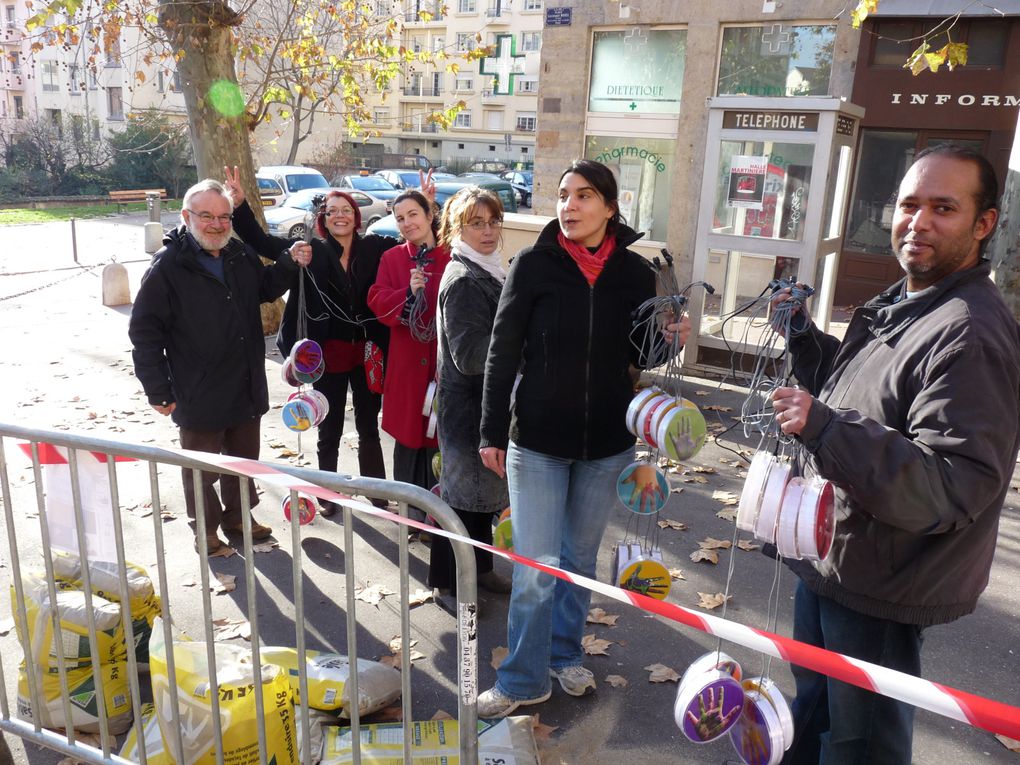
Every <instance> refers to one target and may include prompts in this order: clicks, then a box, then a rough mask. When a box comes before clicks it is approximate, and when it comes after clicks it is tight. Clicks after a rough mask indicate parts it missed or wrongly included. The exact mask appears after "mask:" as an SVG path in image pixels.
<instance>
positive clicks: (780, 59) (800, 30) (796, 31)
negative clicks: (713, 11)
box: [717, 24, 836, 96]
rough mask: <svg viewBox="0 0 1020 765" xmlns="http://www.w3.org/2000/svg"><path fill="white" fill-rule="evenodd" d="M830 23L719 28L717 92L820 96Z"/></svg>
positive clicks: (827, 67)
mask: <svg viewBox="0 0 1020 765" xmlns="http://www.w3.org/2000/svg"><path fill="white" fill-rule="evenodd" d="M835 41H836V27H835V25H831V24H826V25H819V24H804V25H799V26H792V25H783V24H769V25H764V26H754V27H728V28H726V29H724V30H723V39H722V55H721V58H720V61H719V83H718V88H717V92H718V95H720V96H824V95H828V92H829V76H830V74H831V73H832V51H833V47H834V45H835Z"/></svg>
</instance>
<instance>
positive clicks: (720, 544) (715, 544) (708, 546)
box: [698, 537, 733, 550]
mask: <svg viewBox="0 0 1020 765" xmlns="http://www.w3.org/2000/svg"><path fill="white" fill-rule="evenodd" d="M732 546H733V543H732V542H730V540H728V539H716V538H715V537H705V538H704V539H702V540H701V541H700V542H698V547H700V548H701V549H703V550H729V549H730V547H732Z"/></svg>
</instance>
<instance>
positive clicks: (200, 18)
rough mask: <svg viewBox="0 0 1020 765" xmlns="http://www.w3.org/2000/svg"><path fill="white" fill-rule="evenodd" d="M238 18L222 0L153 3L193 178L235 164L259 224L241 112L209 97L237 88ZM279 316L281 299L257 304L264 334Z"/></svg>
mask: <svg viewBox="0 0 1020 765" xmlns="http://www.w3.org/2000/svg"><path fill="white" fill-rule="evenodd" d="M239 21H240V16H239V15H238V14H237V13H236V12H235V11H234V10H233V9H231V8H230V6H229V5H228V4H227V3H226V2H222V0H187V1H184V0H160V3H159V26H160V28H161V29H162V30H163V32H164V33H165V34H166V36H167V40H168V41H169V43H170V48H171V50H172V51H173V52H174V54H175V57H176V59H177V70H178V71H179V72H180V75H181V86H182V90H183V93H184V103H185V105H186V106H187V109H188V127H189V130H190V133H191V145H192V147H193V150H194V153H195V164H196V166H197V168H198V177H199V178H217V179H219V178H222V177H223V167H224V165H237V166H238V167H239V168H240V170H241V183H242V184H243V185H244V190H245V196H246V197H247V198H248V199H249V200H250V202H251V208H252V210H254V211H255V215H256V217H258V219H259V222H260V223H262V224H263V225H265V218H264V217H263V215H262V205H261V204H259V202H258V200H259V191H258V182H257V181H256V180H255V165H254V162H253V160H252V155H251V143H250V142H249V134H248V127H247V120H246V118H245V114H244V112H243V111H242V112H241V113H240V114H236V115H233V116H227V115H225V114H223V113H222V112H221V111H219V110H218V109H217V104H220V105H222V101H220V100H217V99H214V98H211V97H210V93H211V92H212V87H213V85H215V84H217V83H225V84H226V89H228V91H229V89H230V88H236V87H237V73H236V71H235V70H234V40H233V32H232V29H233V27H235V26H236V25H237V24H238V23H239ZM221 87H222V85H221ZM238 95H239V92H238ZM228 111H229V110H228ZM282 316H283V301H282V300H277V301H276V302H274V303H265V304H263V305H262V328H263V330H264V332H265V334H267V335H269V334H272V333H274V332H276V330H277V328H278V327H279V326H280V319H281V317H282Z"/></svg>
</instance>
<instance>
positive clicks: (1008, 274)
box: [988, 117, 1020, 321]
mask: <svg viewBox="0 0 1020 765" xmlns="http://www.w3.org/2000/svg"><path fill="white" fill-rule="evenodd" d="M1002 180H1003V184H1002V186H1003V189H1002V199H1001V200H1000V202H999V227H998V229H997V230H996V232H995V234H994V235H993V237H992V240H991V241H990V242H989V243H988V257H989V258H990V259H991V261H992V268H994V269H995V283H996V284H997V285H998V287H999V291H1000V292H1002V297H1003V299H1004V300H1005V301H1006V305H1008V306H1009V307H1010V310H1012V311H1013V315H1014V316H1015V317H1016V318H1017V321H1020V117H1018V119H1017V129H1016V131H1015V132H1014V133H1013V151H1012V153H1011V154H1010V157H1009V169H1008V170H1007V171H1006V177H1005V178H1003V179H1002Z"/></svg>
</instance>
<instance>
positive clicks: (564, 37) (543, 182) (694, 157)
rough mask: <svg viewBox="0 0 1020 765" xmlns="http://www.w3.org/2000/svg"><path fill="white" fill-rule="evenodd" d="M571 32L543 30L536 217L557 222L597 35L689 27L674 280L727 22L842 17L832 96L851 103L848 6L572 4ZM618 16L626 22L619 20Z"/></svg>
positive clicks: (688, 250) (683, 258)
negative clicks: (604, 30) (560, 186)
mask: <svg viewBox="0 0 1020 765" xmlns="http://www.w3.org/2000/svg"><path fill="white" fill-rule="evenodd" d="M631 2H633V0H631ZM571 5H572V6H573V24H572V25H571V26H569V27H546V29H545V32H544V35H543V38H542V76H541V80H540V85H539V111H538V136H537V149H536V162H535V197H534V203H533V204H534V209H535V212H536V213H538V214H539V215H553V214H555V199H556V184H557V181H558V180H559V176H560V173H562V172H563V168H564V167H566V166H567V164H569V163H570V162H571V161H572V160H573V159H576V158H577V157H580V156H582V155H583V153H584V123H585V112H586V107H587V91H588V67H589V62H590V59H591V36H592V34H591V33H592V29H593V28H598V27H618V26H624V27H630V26H634V25H656V24H683V25H686V26H687V59H686V66H685V71H684V83H683V103H682V105H681V109H680V115H679V118H678V125H677V135H678V136H679V137H678V138H677V143H678V146H677V152H676V158H675V172H674V176H673V178H674V180H673V187H672V191H671V197H672V199H671V205H670V208H671V210H672V214H671V215H670V222H669V227H668V234H667V240H666V244H667V246H668V247H669V249H670V251H672V252H673V253H674V254H675V255H676V262H677V269H678V271H677V277H678V279H679V280H680V281H681V283H683V282H685V281H690V277H691V274H692V271H693V258H694V243H695V235H696V233H697V231H696V227H697V219H698V208H699V203H700V194H701V179H702V171H703V165H702V163H703V157H704V151H705V144H706V140H707V138H708V136H707V130H708V110H707V109H706V108H705V102H706V99H708V98H710V97H712V96H714V95H715V81H716V70H717V67H718V58H719V46H720V40H721V36H722V27H723V25H724V24H739V23H766V24H767V23H789V22H794V21H796V22H815V23H827V22H831V21H832V20H833V19H835V18H836V17H837V15H838V14H840V13H841V12H842V16H840V18H839V19H838V21H837V22H836V23H837V32H836V44H835V51H834V54H833V66H832V78H831V81H830V85H829V95H832V96H836V97H846V98H849V96H850V92H851V86H852V83H853V73H854V64H855V61H856V57H857V49H858V45H859V44H860V33H859V32H858V31H856V30H854V29H852V28H851V26H850V22H849V19H848V18H847V14H848V13H849V5H848V4H847V3H846V2H845V0H784V1H783V2H779V3H776V6H777V9H776V11H775V13H763V12H762V6H763V3H762V0H728V1H727V2H706V1H705V0H695V1H694V2H678V1H677V0H641V1H640V2H638V3H634V5H633V6H629V5H627V0H574V2H573V3H571ZM621 8H623V12H624V13H629V16H628V17H626V18H622V19H621Z"/></svg>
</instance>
